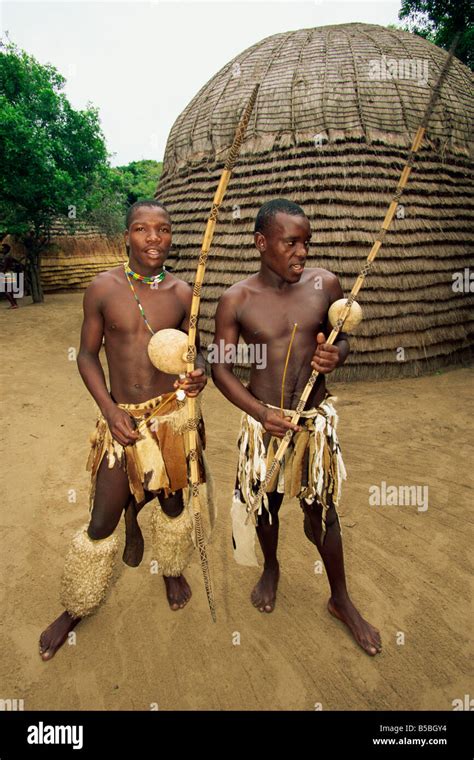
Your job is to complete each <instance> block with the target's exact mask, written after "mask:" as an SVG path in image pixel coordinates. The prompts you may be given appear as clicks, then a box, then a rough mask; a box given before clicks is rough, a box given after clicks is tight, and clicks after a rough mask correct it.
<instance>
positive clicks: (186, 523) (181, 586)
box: [153, 491, 194, 610]
mask: <svg viewBox="0 0 474 760" xmlns="http://www.w3.org/2000/svg"><path fill="white" fill-rule="evenodd" d="M158 500H159V502H160V506H161V509H162V510H163V513H164V514H162V515H160V513H159V512H155V513H154V520H153V531H154V536H155V538H154V544H155V556H156V558H157V559H158V562H159V564H160V566H161V567H162V569H163V580H164V582H165V586H166V595H167V597H168V603H169V606H170V608H171V609H172V610H180V609H182V608H183V607H184V606H185V605H186V604H187V603H188V602H189V600H190V599H191V588H190V586H189V584H188V582H187V580H186V578H185V577H184V575H183V574H182V572H181V569H184V566H185V565H186V564H187V561H188V559H189V557H190V555H191V554H192V552H193V549H194V545H193V543H192V538H191V536H190V534H191V530H192V520H191V518H190V517H189V516H188V514H187V513H186V512H183V510H184V502H183V492H182V491H176V492H175V493H171V494H169V496H166V497H165V496H164V495H163V493H162V492H159V493H158Z"/></svg>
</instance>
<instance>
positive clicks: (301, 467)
mask: <svg viewBox="0 0 474 760" xmlns="http://www.w3.org/2000/svg"><path fill="white" fill-rule="evenodd" d="M310 238H311V228H310V223H309V220H308V218H307V217H306V215H305V213H304V211H303V209H302V208H300V207H299V206H298V205H296V204H295V203H292V202H291V201H288V200H285V199H277V200H273V201H269V202H268V203H265V204H264V205H263V206H262V208H261V209H260V211H259V212H258V215H257V219H256V223H255V235H254V240H255V245H256V247H257V250H258V251H259V253H260V257H261V264H260V271H259V272H258V273H257V274H255V275H252V276H251V277H248V278H247V279H245V280H243V281H241V282H238V283H236V284H235V285H233V286H232V287H231V288H229V289H228V290H227V291H226V292H225V293H224V295H223V296H222V297H221V299H220V301H219V305H218V308H217V312H216V334H215V338H214V345H215V346H225V349H226V350H225V351H224V354H223V355H222V356H218V361H216V362H215V363H213V364H212V375H213V379H214V382H215V384H216V385H217V387H218V388H219V389H220V390H221V392H222V393H223V394H224V395H225V396H226V397H227V398H228V399H229V400H230V401H231V402H232V403H233V404H235V405H236V406H238V407H239V408H240V409H242V410H243V412H244V414H243V416H242V423H241V429H240V436H239V463H238V471H237V482H236V490H235V492H234V500H233V506H232V523H233V538H234V548H235V558H236V560H237V561H238V562H240V563H241V564H246V565H251V564H253V565H255V564H257V561H256V556H255V553H254V550H253V544H254V536H255V529H254V526H253V524H251V523H250V524H249V521H248V519H247V515H248V511H249V510H248V506H249V505H250V504H252V503H253V501H254V499H255V495H256V494H257V493H258V490H259V486H261V484H262V482H263V481H264V480H265V476H266V470H267V467H268V464H269V462H271V460H272V457H273V455H274V453H275V450H276V446H277V444H278V443H279V440H278V439H281V438H283V437H284V436H285V434H286V433H287V431H288V430H291V431H294V434H293V437H292V441H291V445H290V446H289V447H288V451H287V454H286V457H285V460H284V462H283V464H282V467H281V469H280V472H279V473H278V472H277V473H276V474H275V477H274V478H273V479H272V481H271V482H270V483H269V484H268V486H267V488H266V492H265V493H263V494H262V495H261V498H260V503H259V504H258V520H257V528H256V534H257V536H258V539H259V542H260V546H261V548H262V551H263V555H264V569H263V573H262V575H261V578H260V580H259V581H258V583H257V585H256V586H255V588H254V589H253V591H252V594H251V600H252V603H253V605H254V606H255V607H256V608H257V609H258V610H260V611H261V612H264V611H265V612H272V610H273V609H274V606H275V599H276V591H277V585H278V579H279V564H278V559H277V546H278V529H279V523H278V511H279V509H280V506H281V503H282V501H283V497H284V495H285V494H286V495H287V496H296V497H298V499H299V500H300V505H301V507H302V509H303V512H304V529H305V533H306V535H307V537H308V538H309V539H310V540H311V541H312V542H313V543H314V544H316V546H317V548H318V550H319V552H320V554H321V557H322V559H323V562H324V565H325V568H326V571H327V574H328V580H329V585H330V587H331V597H330V599H329V602H328V610H329V612H330V613H331V614H332V615H334V616H335V617H337V618H339V619H340V620H342V621H343V622H344V623H345V624H346V625H347V626H348V628H349V630H350V631H351V633H352V634H353V636H354V638H355V640H356V641H357V643H358V644H359V645H360V646H361V647H362V648H363V649H364V650H365V651H366V652H367V653H368V654H370V655H375V654H377V653H378V652H380V651H381V638H380V634H379V631H378V630H377V629H376V628H374V627H373V626H372V625H371V624H370V623H368V622H367V621H366V620H364V618H363V617H362V616H361V615H360V613H359V612H358V610H357V609H356V607H355V606H354V604H353V602H352V600H351V598H350V596H349V593H348V591H347V586H346V579H345V571H344V558H343V549H342V540H341V530H340V524H339V518H338V514H337V506H338V503H339V498H340V492H341V481H342V480H343V479H344V478H345V469H344V463H343V461H342V456H341V452H340V448H339V443H338V440H337V434H336V427H337V414H336V411H335V409H334V407H333V405H332V403H331V400H332V397H331V396H330V394H329V393H328V391H327V390H326V385H325V375H327V374H329V373H330V372H332V371H333V370H334V369H336V367H339V366H341V365H342V364H343V363H344V361H345V360H346V358H347V356H348V353H349V344H348V341H347V336H346V335H345V334H344V333H339V337H338V340H337V341H335V343H334V345H328V344H327V343H326V337H327V335H328V334H329V327H328V318H327V317H328V310H329V307H330V306H331V304H332V303H334V302H335V301H337V300H339V299H341V298H342V296H343V293H342V289H341V286H340V284H339V281H338V279H337V277H336V276H335V275H334V274H332V273H331V272H328V271H327V270H324V269H319V268H318V269H316V268H314V269H309V268H306V266H305V264H306V258H307V255H308V249H309V243H310ZM269 315H270V318H269ZM240 336H241V337H242V338H243V339H244V340H245V342H246V343H247V344H249V345H252V344H255V343H260V344H263V346H265V348H266V355H267V361H266V366H264V367H263V366H260V367H259V366H256V365H255V364H254V365H253V366H252V368H251V374H250V382H249V385H248V386H247V387H245V386H244V385H243V384H242V383H241V382H240V380H238V378H237V377H235V375H234V374H233V371H232V370H233V365H232V363H230V362H228V361H227V359H228V356H229V353H228V352H227V349H228V347H229V346H233V347H236V345H237V343H238V340H239V337H240ZM289 344H290V345H289ZM290 349H291V356H292V359H291V361H289V356H290ZM260 354H262V352H260ZM312 369H313V370H317V371H318V372H319V373H320V374H319V377H318V380H317V382H316V383H315V384H314V386H313V388H312V391H311V393H310V396H309V398H308V401H307V403H306V406H305V410H304V411H303V412H302V414H301V415H300V419H299V421H298V423H297V424H296V423H294V422H292V421H290V418H291V416H292V414H294V410H295V409H296V406H297V404H298V401H299V398H300V396H301V392H302V391H303V389H304V387H305V385H306V383H307V381H308V378H309V376H310V375H311V371H312Z"/></svg>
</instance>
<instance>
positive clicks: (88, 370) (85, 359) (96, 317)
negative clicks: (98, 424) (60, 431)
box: [77, 280, 139, 446]
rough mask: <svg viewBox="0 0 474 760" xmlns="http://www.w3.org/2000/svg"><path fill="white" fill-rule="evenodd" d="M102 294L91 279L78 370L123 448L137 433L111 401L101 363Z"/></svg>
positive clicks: (86, 298)
mask: <svg viewBox="0 0 474 760" xmlns="http://www.w3.org/2000/svg"><path fill="white" fill-rule="evenodd" d="M102 293H103V283H101V282H100V280H94V281H93V282H92V283H91V284H90V285H89V287H88V288H87V290H86V292H85V294H84V302H83V310H84V320H83V322H82V329H81V344H80V348H79V354H78V356H77V367H78V369H79V373H80V375H81V377H82V379H83V381H84V384H85V386H86V388H87V390H88V391H89V393H90V394H91V396H92V397H93V398H94V400H95V402H96V404H97V406H98V407H99V409H100V410H101V412H102V414H103V415H104V417H105V419H106V420H107V424H108V426H109V428H110V431H111V433H112V435H113V437H114V438H116V440H117V441H118V442H119V443H121V444H122V446H127V445H128V444H129V443H133V442H134V441H135V440H136V439H137V438H138V437H139V434H138V432H136V431H135V430H134V429H133V427H132V422H131V419H130V416H129V415H128V414H127V413H126V412H125V411H124V410H123V409H120V408H119V407H118V406H117V404H115V402H114V401H113V400H112V398H111V396H110V393H109V391H108V389H107V385H106V382H105V375H104V370H103V369H102V365H101V363H100V359H99V351H100V348H101V346H102V338H103V336H104V318H103V316H102V310H101V297H102Z"/></svg>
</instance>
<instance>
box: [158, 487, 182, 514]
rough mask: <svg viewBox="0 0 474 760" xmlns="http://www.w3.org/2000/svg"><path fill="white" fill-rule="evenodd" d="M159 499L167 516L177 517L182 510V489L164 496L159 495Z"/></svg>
mask: <svg viewBox="0 0 474 760" xmlns="http://www.w3.org/2000/svg"><path fill="white" fill-rule="evenodd" d="M159 501H160V505H161V508H162V510H163V512H164V513H165V514H167V515H168V517H178V516H179V515H180V514H181V512H182V511H183V507H184V502H183V492H182V491H176V492H175V493H172V494H170V495H169V496H166V497H164V496H161V497H160V499H159Z"/></svg>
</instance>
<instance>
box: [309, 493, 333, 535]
mask: <svg viewBox="0 0 474 760" xmlns="http://www.w3.org/2000/svg"><path fill="white" fill-rule="evenodd" d="M301 505H302V507H303V512H305V514H307V515H308V517H309V518H310V519H311V520H315V521H317V522H319V523H320V522H321V520H322V515H323V506H322V504H321V503H320V502H319V501H318V500H317V499H314V501H312V502H311V504H308V503H307V502H306V501H305V500H304V499H302V500H301ZM337 522H338V518H337V512H336V507H335V506H334V504H331V506H330V507H329V509H328V510H327V512H326V529H327V528H330V527H331V526H332V525H334V524H335V523H337Z"/></svg>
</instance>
